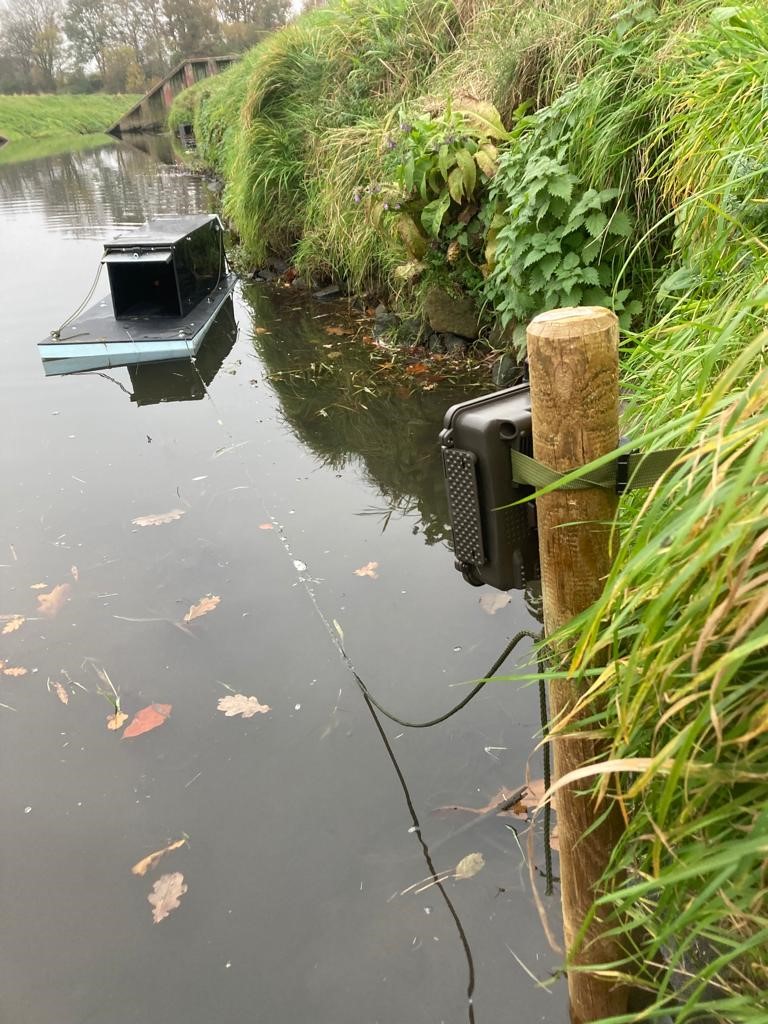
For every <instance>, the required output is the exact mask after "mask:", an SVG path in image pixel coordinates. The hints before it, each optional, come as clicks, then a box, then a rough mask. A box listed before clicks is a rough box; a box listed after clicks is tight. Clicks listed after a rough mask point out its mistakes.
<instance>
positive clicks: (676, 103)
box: [559, 3, 768, 1024]
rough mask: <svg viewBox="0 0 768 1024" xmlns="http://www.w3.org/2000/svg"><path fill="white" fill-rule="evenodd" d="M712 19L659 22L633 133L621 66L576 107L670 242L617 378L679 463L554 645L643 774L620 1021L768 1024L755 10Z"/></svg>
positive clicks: (628, 519) (636, 808) (767, 521)
mask: <svg viewBox="0 0 768 1024" xmlns="http://www.w3.org/2000/svg"><path fill="white" fill-rule="evenodd" d="M713 6H714V5H707V4H703V3H699V4H690V5H687V6H685V7H682V6H680V7H678V9H677V10H676V11H673V10H672V9H671V5H670V10H669V11H668V12H667V13H668V14H669V15H671V16H674V17H675V18H677V19H678V31H677V34H676V35H674V36H669V34H668V33H661V34H659V35H658V36H657V38H658V40H659V41H660V42H661V44H662V50H661V51H657V52H663V53H664V56H665V61H664V62H662V61H659V60H657V61H656V62H655V67H654V62H653V60H652V55H651V54H650V53H648V52H647V51H646V52H645V54H644V56H643V60H642V65H643V66H642V67H640V68H636V69H635V70H634V74H636V75H637V76H638V77H637V78H635V88H634V89H633V90H632V92H631V93H630V94H628V97H627V99H626V100H625V106H626V107H627V121H628V123H629V125H630V127H629V128H628V126H627V124H624V123H622V122H621V110H622V103H621V99H620V97H619V96H616V95H615V94H614V93H613V92H612V91H611V89H610V88H609V85H610V81H609V79H610V71H609V68H610V67H614V68H615V66H616V63H615V62H616V55H615V53H609V54H607V55H606V58H605V61H606V64H605V65H604V66H603V65H601V64H600V63H598V64H597V65H596V66H595V67H594V69H593V71H592V73H591V75H589V76H587V78H585V80H584V94H583V95H582V96H581V97H578V96H574V97H572V100H573V103H574V106H573V107H572V109H576V108H577V106H578V103H579V100H581V102H582V104H583V105H582V106H581V108H580V109H581V111H582V113H583V111H584V110H585V109H589V110H590V111H591V112H592V117H591V119H588V118H579V119H576V120H575V121H574V122H573V123H574V124H576V125H578V126H580V127H578V128H577V129H576V130H575V132H574V136H573V140H572V146H573V149H572V152H573V153H574V154H579V153H581V154H582V155H583V157H584V163H583V165H582V166H586V167H589V166H590V165H591V166H592V167H593V168H594V173H595V174H596V175H597V174H598V173H600V174H602V173H606V165H607V166H608V168H609V169H610V165H611V163H612V162H613V173H616V169H617V168H619V173H620V174H621V175H624V176H625V177H626V180H627V187H628V188H629V189H631V190H634V194H635V197H636V201H639V200H638V199H637V197H639V196H642V195H644V194H645V195H648V196H649V197H650V201H651V203H652V204H653V209H654V211H655V213H656V215H659V214H660V215H661V216H662V217H664V218H665V224H667V225H669V226H670V227H671V228H672V229H673V230H672V231H671V236H670V239H669V244H670V251H669V254H668V257H667V261H666V266H663V267H658V268H656V272H655V277H656V283H657V284H658V279H659V278H662V279H663V280H662V281H661V284H660V287H659V288H658V291H657V292H656V294H655V296H654V295H653V294H651V295H649V296H648V303H647V305H648V309H649V315H650V316H651V318H652V322H651V324H650V325H649V326H648V328H647V329H646V330H645V331H644V332H642V333H641V334H639V335H636V336H634V337H630V338H629V339H628V343H627V346H626V351H625V353H624V358H623V378H624V382H625V384H626V388H627V392H628V394H629V395H630V396H631V398H630V408H629V410H628V415H629V418H630V420H632V421H633V422H634V423H635V425H636V426H635V430H636V431H637V432H638V433H640V434H642V433H645V434H646V435H647V436H648V437H650V438H652V445H653V446H657V447H663V446H667V445H669V446H677V445H684V446H688V452H687V454H686V455H685V457H684V458H683V459H682V460H681V461H680V464H679V465H678V466H677V467H676V468H675V469H674V470H672V471H671V472H670V473H669V474H667V476H666V477H665V479H664V480H662V481H661V483H660V484H659V485H657V487H656V488H654V490H653V491H652V492H651V494H650V495H648V496H644V497H635V498H633V499H630V500H628V501H626V504H625V506H624V508H623V510H622V514H621V520H620V525H621V530H622V532H621V545H620V547H619V552H618V557H617V559H616V562H615V564H614V566H613V569H612V571H611V574H610V576H609V578H608V580H607V581H606V586H605V590H604V593H603V596H602V598H601V600H600V601H599V602H598V603H597V605H596V606H595V607H594V608H593V609H591V610H590V611H589V612H588V613H586V614H585V615H584V616H582V617H581V618H580V620H579V621H577V622H575V623H573V624H572V625H571V627H570V630H569V632H570V633H571V635H572V637H573V639H574V643H575V644H576V653H575V655H574V658H573V662H572V665H571V670H572V672H573V673H574V674H575V675H578V674H579V673H581V672H585V673H586V674H585V676H584V679H585V690H586V693H585V696H584V698H583V703H584V705H585V706H588V707H590V708H591V709H593V710H594V711H595V712H596V713H598V714H600V716H601V727H602V730H603V732H604V733H605V734H607V735H608V736H610V737H612V738H613V743H612V750H611V751H610V756H611V757H612V758H618V759H622V758H631V757H636V756H638V755H640V756H642V757H645V758H649V759H650V767H649V768H648V769H647V770H646V771H644V772H643V773H642V774H641V775H640V776H639V777H633V776H622V777H621V779H620V783H619V784H620V792H621V796H620V799H621V803H622V809H623V810H624V812H625V815H626V820H627V831H626V834H625V836H624V838H623V840H622V842H621V845H620V846H619V848H618V849H617V850H616V852H615V857H614V861H613V863H612V865H611V868H610V871H609V875H608V877H607V879H606V886H607V889H606V895H605V896H604V897H603V898H602V903H604V904H611V905H612V906H613V907H614V908H616V909H617V910H618V912H619V917H620V919H622V920H623V922H624V925H623V928H624V930H625V931H626V933H627V934H628V935H629V934H634V935H635V936H636V935H638V934H642V935H645V936H646V941H645V943H644V944H643V947H642V949H641V950H640V957H639V959H643V960H645V961H647V962H651V963H655V964H657V965H658V975H657V977H656V983H655V990H654V1001H653V1005H652V1007H651V1008H650V1009H648V1010H646V1011H645V1012H644V1013H643V1014H640V1015H638V1014H635V1015H633V1016H632V1017H631V1018H630V1017H627V1018H623V1019H625V1020H626V1021H629V1020H630V1019H631V1020H632V1021H635V1020H643V1019H659V1018H661V1017H662V1016H663V1015H668V1016H670V1017H671V1018H672V1019H674V1020H676V1021H680V1022H683V1021H694V1020H702V1019H707V1020H715V1021H727V1022H744V1024H747V1022H749V1024H757V1022H762V1024H764V1022H765V1021H768V994H767V993H768V903H767V902H766V896H767V895H768V873H767V872H766V863H767V861H766V857H767V855H768V812H766V807H768V705H767V704H766V692H768V691H767V689H766V684H767V683H768V618H767V617H766V612H768V371H767V370H766V367H765V352H766V343H768V334H766V327H768V315H767V314H766V308H767V307H768V287H767V286H768V246H766V241H765V237H764V236H765V227H766V224H768V216H767V213H768V205H767V204H768V187H767V185H768V165H766V160H765V156H764V141H763V134H764V124H765V114H766V94H765V89H764V82H765V81H766V79H767V78H768V47H766V31H768V10H766V8H765V7H764V6H763V5H758V4H745V5H741V6H740V7H739V8H732V9H730V10H729V11H725V10H721V9H716V10H715V11H714V12H711V9H712V7H713ZM707 8H709V10H707ZM710 13H711V17H710V16H709V15H710ZM694 14H696V15H697V16H698V17H697V18H696V19H693V18H692V15H694ZM661 17H662V18H663V17H664V12H662V15H661ZM660 25H661V23H660ZM659 27H660V26H659ZM624 83H625V86H626V83H627V78H626V76H625V79H624ZM590 91H591V95H590ZM598 96H599V97H600V99H599V100H598ZM633 117H636V118H637V120H636V121H635V124H636V125H637V126H639V127H640V128H641V130H640V131H639V132H638V135H637V136H636V138H635V148H634V149H633V148H632V137H631V123H632V118H633ZM587 134H589V136H590V138H591V142H587ZM617 139H624V140H625V141H624V142H622V143H621V144H620V145H616V140H617ZM609 144H612V145H613V148H610V146H609ZM599 152H602V153H605V154H606V155H607V159H606V160H605V161H599V160H598V156H597V154H598V153H599ZM651 269H653V268H651ZM675 281H677V284H675ZM606 659H607V667H606V668H605V669H603V670H602V671H601V672H600V674H599V675H598V676H597V678H594V676H592V675H590V673H589V671H588V669H589V666H590V665H601V664H606ZM599 709H605V710H599ZM559 728H560V730H561V731H567V730H568V728H569V726H568V723H565V722H564V723H560V726H559ZM604 785H605V780H604V783H603V788H604ZM637 967H638V964H637V963H634V964H633V963H626V964H624V965H622V966H621V968H620V970H623V971H624V972H625V973H626V974H627V975H629V976H632V975H633V974H634V973H635V972H636V970H637Z"/></svg>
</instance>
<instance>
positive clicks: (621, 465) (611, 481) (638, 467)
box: [511, 448, 685, 494]
mask: <svg viewBox="0 0 768 1024" xmlns="http://www.w3.org/2000/svg"><path fill="white" fill-rule="evenodd" d="M684 450H685V449H683V448H666V449H665V450H664V451H659V452H629V453H628V454H627V455H624V456H620V457H619V458H617V459H614V460H612V461H611V462H606V463H605V465H603V466H598V467H597V468H596V469H591V470H590V471H589V473H588V474H584V475H582V476H580V477H578V478H577V479H575V480H570V481H569V482H568V483H565V484H561V485H560V488H559V489H560V490H564V491H580V490H585V489H586V488H588V487H602V488H604V489H605V490H609V491H616V492H617V493H619V494H621V493H623V492H624V491H632V490H635V489H636V488H638V487H650V486H651V485H652V484H654V483H655V482H656V481H657V480H658V479H659V477H660V476H661V475H662V473H664V472H665V470H667V469H669V467H670V466H671V465H672V463H673V462H674V461H675V459H676V458H677V457H678V456H679V455H681V454H682V452H683V451H684ZM511 454H512V479H513V480H514V481H515V483H518V484H530V486H531V487H535V488H536V489H537V490H540V489H541V488H542V487H548V486H549V485H550V484H557V483H559V482H560V481H561V480H562V479H563V477H565V476H569V475H570V474H571V473H575V472H578V468H576V469H571V470H569V471H568V473H558V472H557V470H554V469H550V468H549V466H545V465H543V463H541V462H537V461H536V459H532V458H531V457H530V456H528V455H523V453H522V452H516V451H512V453H511Z"/></svg>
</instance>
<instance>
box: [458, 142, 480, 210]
mask: <svg viewBox="0 0 768 1024" xmlns="http://www.w3.org/2000/svg"><path fill="white" fill-rule="evenodd" d="M456 163H457V164H458V165H459V167H460V168H461V173H462V176H463V178H464V191H465V193H466V195H467V198H469V196H471V195H472V193H473V192H474V191H475V183H476V181H477V167H476V166H475V161H474V159H473V157H472V156H470V154H469V153H468V152H467V151H466V150H465V149H457V150H456Z"/></svg>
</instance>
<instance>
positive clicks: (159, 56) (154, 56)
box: [116, 0, 169, 78]
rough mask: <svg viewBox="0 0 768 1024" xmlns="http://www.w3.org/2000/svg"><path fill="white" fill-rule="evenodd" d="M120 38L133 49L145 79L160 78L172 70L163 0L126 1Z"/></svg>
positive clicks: (121, 8)
mask: <svg viewBox="0 0 768 1024" xmlns="http://www.w3.org/2000/svg"><path fill="white" fill-rule="evenodd" d="M116 36H117V40H118V42H119V43H120V44H122V45H124V46H130V47H132V49H133V53H134V57H135V60H136V63H137V64H138V65H139V66H140V67H141V68H142V70H143V72H144V76H145V78H157V77H159V76H161V75H162V74H164V72H165V71H167V70H168V67H169V64H168V46H167V45H166V41H165V40H166V26H165V19H164V18H163V12H162V10H161V8H160V3H159V0H126V2H123V3H121V4H120V5H119V8H118V12H117V18H116Z"/></svg>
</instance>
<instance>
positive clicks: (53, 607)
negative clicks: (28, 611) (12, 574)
mask: <svg viewBox="0 0 768 1024" xmlns="http://www.w3.org/2000/svg"><path fill="white" fill-rule="evenodd" d="M71 589H72V588H71V586H70V585H69V583H59V584H57V585H56V586H55V587H54V588H53V590H52V591H51V592H50V594H38V595H37V608H38V611H39V612H40V614H41V615H45V616H46V617H47V618H49V619H52V618H53V617H54V615H58V614H59V612H60V611H61V609H62V608H63V607H64V605H65V604H66V603H67V601H68V600H69V592H70V590H71Z"/></svg>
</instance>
